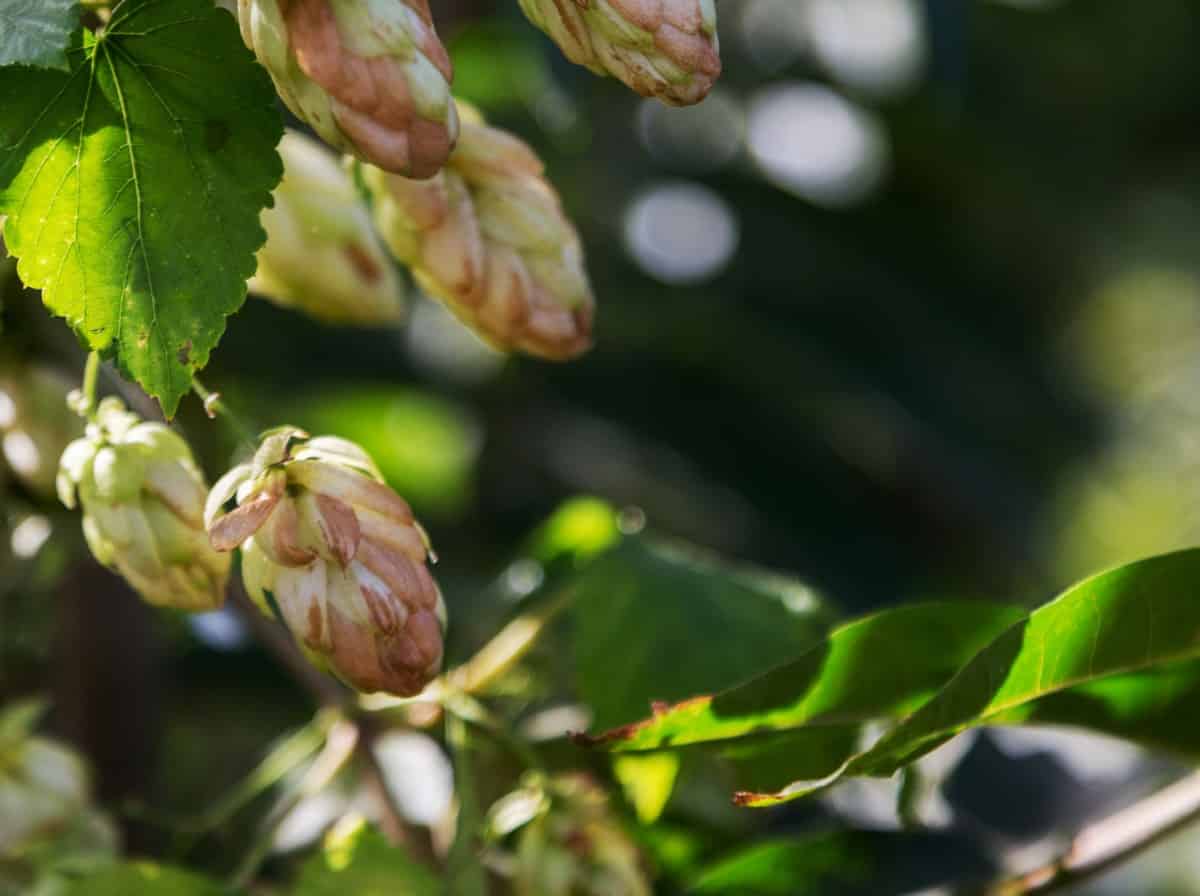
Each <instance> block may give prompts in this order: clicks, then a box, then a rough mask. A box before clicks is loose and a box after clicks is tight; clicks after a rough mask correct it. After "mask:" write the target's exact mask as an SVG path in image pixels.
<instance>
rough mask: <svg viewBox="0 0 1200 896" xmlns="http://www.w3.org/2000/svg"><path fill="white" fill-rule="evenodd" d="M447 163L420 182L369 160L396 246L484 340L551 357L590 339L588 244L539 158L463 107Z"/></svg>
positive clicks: (371, 185) (367, 171)
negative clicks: (584, 245)
mask: <svg viewBox="0 0 1200 896" xmlns="http://www.w3.org/2000/svg"><path fill="white" fill-rule="evenodd" d="M461 118H462V121H463V124H462V133H461V136H460V139H459V144H458V146H457V148H456V149H455V151H454V153H453V154H452V155H451V157H450V161H449V163H448V164H447V166H446V168H445V170H444V171H442V172H441V173H440V174H438V175H437V176H436V177H434V178H432V179H430V180H427V181H414V180H409V179H406V178H403V177H397V176H395V175H390V174H387V173H386V172H384V171H381V170H379V169H378V168H373V167H371V166H369V165H362V166H361V168H360V172H361V174H362V179H363V182H364V183H365V184H366V185H367V187H368V189H370V191H371V193H372V195H373V197H374V206H373V208H374V214H375V221H376V223H377V224H378V225H379V229H380V232H381V233H382V234H383V237H384V240H385V241H386V242H387V244H388V246H389V248H390V249H391V250H392V252H393V254H394V255H395V256H396V257H397V258H398V259H399V260H400V261H401V262H403V263H404V264H407V265H409V266H411V267H412V269H413V273H414V275H415V277H416V279H417V282H418V283H419V284H420V285H421V286H422V287H423V288H424V289H425V290H426V291H427V292H429V293H430V294H431V295H433V296H435V297H436V298H438V299H441V300H442V301H443V302H445V303H446V305H447V306H448V307H449V308H450V310H451V311H453V312H454V314H455V315H456V316H457V317H458V318H459V319H460V320H462V321H463V323H465V324H466V325H467V326H469V327H470V328H471V329H472V330H474V331H475V333H476V334H478V335H479V336H480V337H481V338H482V339H483V340H484V341H486V342H488V343H490V344H491V345H493V346H495V347H496V348H498V349H500V350H502V351H513V350H516V351H523V352H526V353H528V354H531V355H536V356H538V357H542V358H548V359H551V360H566V359H569V358H573V357H575V356H577V355H579V354H582V353H583V352H584V351H586V350H587V349H588V347H589V346H590V345H591V334H592V316H593V311H594V299H593V297H592V291H591V285H590V284H589V283H588V278H587V272H586V271H585V269H584V261H583V249H582V247H581V245H580V242H579V236H578V234H577V233H576V232H575V228H574V227H573V226H572V225H571V222H570V221H569V220H568V219H567V217H566V215H565V214H564V213H563V210H562V205H561V203H560V202H559V198H558V194H557V193H555V191H554V189H553V187H551V186H550V184H549V183H548V182H547V181H546V179H545V178H544V177H543V175H542V163H541V161H540V160H539V159H538V157H537V155H536V154H535V153H534V152H533V150H532V149H530V148H529V147H528V146H526V145H525V144H524V143H523V142H521V141H520V140H518V139H517V138H516V137H513V136H512V135H510V134H507V133H505V132H504V131H500V130H498V129H496V128H492V127H488V126H487V125H486V124H485V123H483V121H482V120H481V119H480V118H479V116H478V114H477V113H475V112H473V111H472V110H470V109H468V108H466V107H464V109H463V111H462V112H461Z"/></svg>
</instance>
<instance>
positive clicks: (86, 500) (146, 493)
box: [57, 398, 229, 610]
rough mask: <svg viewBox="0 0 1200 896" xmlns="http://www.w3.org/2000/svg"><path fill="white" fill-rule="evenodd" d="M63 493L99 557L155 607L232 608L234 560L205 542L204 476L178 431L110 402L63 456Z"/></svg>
mask: <svg viewBox="0 0 1200 896" xmlns="http://www.w3.org/2000/svg"><path fill="white" fill-rule="evenodd" d="M57 486H58V495H59V497H60V498H61V499H62V502H63V503H64V504H66V505H67V507H71V508H73V507H75V505H76V502H77V501H78V503H79V504H81V505H82V507H83V534H84V536H85V537H86V538H87V543H88V546H89V547H90V548H91V549H92V553H93V554H94V555H95V556H96V559H97V560H99V561H100V562H101V563H103V564H104V565H105V566H109V567H112V568H114V569H116V570H117V572H119V573H120V574H121V575H122V576H124V577H125V579H126V580H127V581H128V582H129V584H130V585H132V586H133V587H134V588H135V589H136V590H137V591H138V593H140V594H141V595H142V597H144V598H145V599H146V600H147V601H148V602H149V603H152V604H155V605H158V606H165V607H175V608H177V609H181V610H212V609H215V608H216V607H219V606H220V605H221V603H222V602H223V601H224V599H225V583H226V581H227V579H228V576H229V558H228V557H227V556H224V555H222V554H218V553H217V552H216V551H214V550H213V549H212V547H211V546H210V545H209V543H208V539H207V538H206V537H205V533H204V498H205V494H206V488H205V483H204V477H203V476H202V475H201V473H200V470H199V469H198V468H197V466H196V462H195V460H194V459H193V458H192V452H191V449H190V448H189V447H188V445H187V442H185V441H184V440H183V439H182V438H180V437H179V436H178V435H177V434H176V433H175V432H173V431H172V430H171V429H170V428H169V427H167V426H165V425H163V424H161V423H152V422H147V421H143V420H140V419H139V418H138V417H137V415H136V414H132V413H130V412H128V411H127V410H125V406H124V405H123V404H122V403H121V402H120V400H118V399H116V398H106V399H104V400H103V401H101V402H100V406H99V408H98V410H97V413H96V416H95V420H94V421H93V422H91V423H89V424H88V426H87V430H86V433H85V435H84V437H83V438H81V439H77V440H76V441H74V442H72V443H71V444H70V445H68V446H67V450H66V451H64V452H63V456H62V461H61V463H60V464H59V471H58V480H57Z"/></svg>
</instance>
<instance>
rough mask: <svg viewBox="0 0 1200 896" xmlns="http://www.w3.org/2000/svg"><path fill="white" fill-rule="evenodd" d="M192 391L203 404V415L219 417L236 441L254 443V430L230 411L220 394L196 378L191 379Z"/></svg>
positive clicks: (213, 417)
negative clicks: (227, 426)
mask: <svg viewBox="0 0 1200 896" xmlns="http://www.w3.org/2000/svg"><path fill="white" fill-rule="evenodd" d="M192 391H193V392H194V393H196V397H197V398H199V399H200V401H201V402H202V403H203V404H204V413H206V414H208V416H209V418H210V419H215V418H216V417H218V416H220V417H221V418H223V419H224V420H225V422H226V423H228V424H229V428H230V429H232V430H233V431H234V433H236V434H237V437H238V439H240V440H241V441H243V442H248V443H250V444H253V443H254V440H255V439H254V430H253V429H252V428H251V427H250V426H249V425H248V424H247V423H246V422H245V421H244V420H242V418H241V417H239V416H238V415H237V414H235V413H234V412H233V411H232V410H231V409H230V407H229V405H227V404H226V403H225V402H224V400H223V399H222V398H221V393H220V392H213V391H211V390H209V389H208V388H206V387H205V386H204V384H203V383H201V382H200V380H199V379H197V378H196V377H192Z"/></svg>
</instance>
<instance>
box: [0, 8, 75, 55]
mask: <svg viewBox="0 0 1200 896" xmlns="http://www.w3.org/2000/svg"><path fill="white" fill-rule="evenodd" d="M78 28H79V4H78V3H77V2H76V0H0V65H31V66H41V67H44V68H59V69H63V70H64V71H65V70H66V69H67V45H68V44H69V43H70V42H71V35H72V33H74V32H75V31H76V30H77V29H78Z"/></svg>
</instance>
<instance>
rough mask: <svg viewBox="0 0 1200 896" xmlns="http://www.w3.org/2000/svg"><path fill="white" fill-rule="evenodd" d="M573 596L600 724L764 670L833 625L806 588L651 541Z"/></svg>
mask: <svg viewBox="0 0 1200 896" xmlns="http://www.w3.org/2000/svg"><path fill="white" fill-rule="evenodd" d="M573 592H574V610H573V613H574V621H575V658H576V671H577V682H578V690H579V694H580V696H581V697H582V698H583V699H584V701H585V702H586V703H587V705H588V707H589V708H590V709H591V710H592V714H593V719H594V723H595V724H596V725H597V726H599V727H609V726H612V725H619V724H622V723H626V722H630V721H632V720H634V719H637V718H640V717H641V716H643V715H645V713H646V710H647V708H648V707H649V706H650V705H651V704H652V703H655V702H658V701H669V700H680V699H683V698H685V697H692V696H694V695H696V694H704V693H710V692H711V691H712V690H714V689H716V688H718V687H721V686H722V685H725V684H728V683H729V682H731V681H739V680H744V679H747V678H750V677H752V676H753V675H756V674H759V673H762V672H763V671H765V670H767V669H769V668H771V667H772V666H776V665H779V664H780V663H782V662H784V661H786V660H788V659H791V658H792V657H794V656H796V655H798V654H800V653H802V652H803V651H804V650H805V649H806V648H808V647H811V646H812V645H813V644H814V643H815V642H816V641H818V640H819V639H820V638H821V637H822V636H823V635H824V633H825V632H826V630H827V629H828V627H829V623H830V618H831V614H830V613H829V611H828V610H827V608H826V607H825V605H824V603H823V602H822V601H821V599H820V598H819V597H818V596H817V595H816V594H815V593H814V592H813V591H812V590H811V589H809V588H807V587H805V586H803V585H801V584H799V583H798V582H795V581H793V580H790V579H785V578H783V577H779V576H774V575H770V574H767V573H762V572H759V571H751V570H740V569H735V568H733V567H729V566H726V565H724V564H722V563H720V562H718V561H715V560H713V559H712V558H709V557H707V556H704V555H702V554H700V553H698V552H696V551H694V550H691V549H689V548H685V547H681V546H675V545H668V544H663V543H659V542H655V541H653V540H651V539H648V538H644V537H632V538H626V539H625V540H624V541H622V542H621V543H620V544H619V545H618V546H617V547H615V548H613V549H612V550H610V551H608V552H607V553H605V554H602V555H601V556H599V557H597V558H596V559H595V560H594V561H592V562H591V563H590V564H588V565H587V566H586V567H585V568H584V570H583V571H582V572H581V573H580V574H579V576H578V578H577V579H576V581H575V582H574V585H573Z"/></svg>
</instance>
